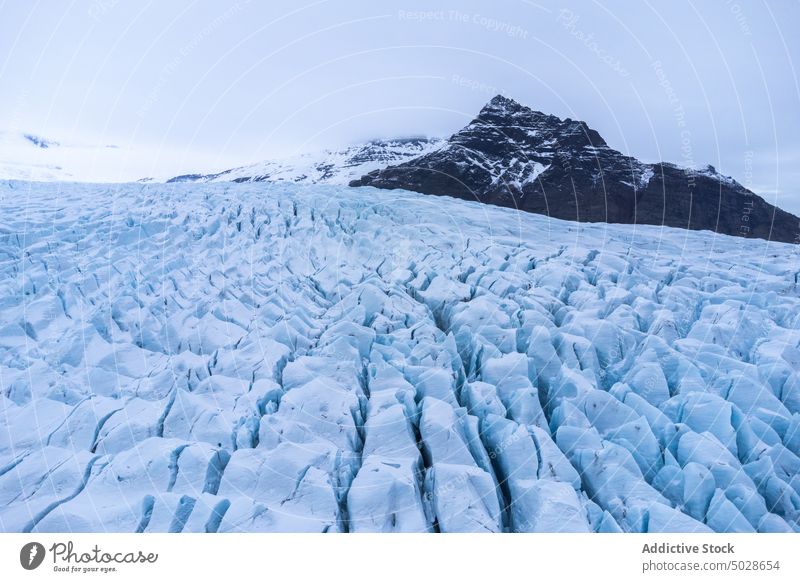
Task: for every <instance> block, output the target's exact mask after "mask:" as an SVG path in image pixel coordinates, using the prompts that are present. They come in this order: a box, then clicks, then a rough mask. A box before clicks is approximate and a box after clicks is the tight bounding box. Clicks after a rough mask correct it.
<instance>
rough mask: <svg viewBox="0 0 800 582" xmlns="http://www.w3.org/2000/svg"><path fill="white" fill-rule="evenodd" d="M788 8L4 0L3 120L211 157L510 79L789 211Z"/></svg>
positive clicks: (353, 126) (629, 146) (337, 128)
mask: <svg viewBox="0 0 800 582" xmlns="http://www.w3.org/2000/svg"><path fill="white" fill-rule="evenodd" d="M799 22H800V3H798V2H795V1H789V0H786V1H774V2H770V3H767V2H758V1H752V2H745V1H744V0H737V1H727V0H708V1H703V2H700V1H697V2H681V1H677V2H668V3H667V2H658V3H656V2H637V3H632V2H623V1H619V2H603V3H599V2H590V1H584V2H566V3H564V2H545V1H542V2H538V1H537V2H528V1H523V0H505V1H499V2H486V1H471V0H457V1H452V2H451V1H441V0H425V1H419V2H402V1H401V2H393V3H389V2H378V1H375V0H372V1H367V0H363V1H362V0H346V1H345V0H318V1H314V2H308V1H306V0H292V1H287V2H283V1H275V0H270V1H269V2H255V1H252V2H247V1H244V0H242V1H240V2H238V3H225V2H215V1H197V2H181V1H174V2H163V1H152V2H145V1H135V2H134V1H124V0H94V1H73V2H67V1H61V0H46V1H39V2H36V1H30V2H5V3H3V4H0V111H2V112H3V113H2V115H0V120H2V121H0V129H12V130H24V131H30V132H36V133H39V134H42V135H43V136H45V137H51V138H55V139H61V140H72V141H82V142H93V143H114V144H116V145H120V146H122V147H126V148H134V149H135V150H137V151H140V152H142V155H145V156H150V157H151V158H152V163H153V165H154V167H155V166H157V165H158V164H159V163H163V160H164V159H168V158H169V159H174V158H175V156H178V157H180V158H182V159H183V160H184V161H186V160H188V161H189V163H190V164H191V161H192V160H194V159H197V160H198V163H200V162H199V160H202V164H204V165H205V166H216V167H200V168H198V169H200V170H206V169H207V170H210V169H222V168H225V167H229V166H231V165H238V164H241V163H245V162H250V161H257V160H259V159H263V158H268V157H274V156H288V155H292V154H295V153H298V152H300V151H307V150H315V149H319V148H321V147H334V146H339V145H344V144H349V143H353V142H357V141H361V140H365V139H369V138H375V137H391V136H402V135H420V134H424V135H448V134H450V133H452V132H454V131H456V130H457V129H459V128H460V127H462V126H463V125H464V124H466V123H467V122H468V121H469V120H470V119H471V118H472V117H474V115H475V114H476V113H477V111H478V110H479V109H480V107H481V106H482V105H483V104H484V103H485V102H486V101H487V100H489V99H490V98H491V97H492V96H493V95H494V94H496V93H503V94H505V95H507V96H509V97H512V98H514V99H516V100H518V101H520V102H521V103H523V104H526V105H529V106H530V107H532V108H534V109H538V110H541V111H545V112H548V113H553V114H556V115H559V116H561V117H572V118H574V119H582V120H585V121H586V122H587V123H588V124H589V125H590V126H591V127H593V128H595V129H597V130H598V131H599V132H600V133H601V135H603V136H604V137H605V139H606V141H607V142H608V143H609V144H610V145H611V146H613V147H615V148H617V149H619V150H621V151H623V152H625V153H628V154H631V155H634V156H636V157H638V158H640V159H643V160H646V161H655V160H659V159H663V160H667V161H673V162H677V163H680V164H683V165H696V166H700V165H705V164H712V165H714V166H716V167H717V169H719V170H721V171H722V172H724V173H727V174H730V175H732V176H734V177H735V178H736V179H737V180H739V181H740V182H742V183H743V184H745V185H746V186H748V187H750V188H751V189H753V190H754V191H756V192H758V193H760V194H761V195H763V196H764V197H765V198H766V199H767V200H769V201H770V202H777V204H778V205H780V206H783V207H785V208H787V209H789V210H792V211H794V212H795V213H800V83H799V81H798V71H797V70H796V69H797V68H798V67H800V63H798V61H800V35H798V34H797V24H798V23H799ZM166 152H169V153H170V156H167V155H165V153H166Z"/></svg>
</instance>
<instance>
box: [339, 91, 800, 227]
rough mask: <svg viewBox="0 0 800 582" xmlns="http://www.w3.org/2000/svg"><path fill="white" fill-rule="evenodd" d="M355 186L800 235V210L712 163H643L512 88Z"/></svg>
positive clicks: (607, 217) (602, 218)
mask: <svg viewBox="0 0 800 582" xmlns="http://www.w3.org/2000/svg"><path fill="white" fill-rule="evenodd" d="M349 185H350V186H353V187H360V186H374V187H377V188H384V189H396V188H402V189H405V190H412V191H415V192H420V193H424V194H432V195H449V196H454V197H456V198H464V199H471V200H479V201H481V202H485V203H488V204H493V205H497V206H505V207H513V208H517V209H519V210H524V211H527V212H533V213H536V214H545V215H548V216H551V217H554V218H562V219H566V220H576V221H579V222H609V223H620V224H654V225H663V226H676V227H680V228H686V229H689V230H712V231H714V232H717V233H720V234H729V235H734V236H743V237H747V238H749V237H756V238H764V239H768V240H776V241H780V242H793V243H796V242H800V219H798V218H797V217H796V216H794V215H792V214H790V213H789V212H786V211H784V210H782V209H780V208H777V207H776V206H773V205H771V204H769V203H768V202H766V201H765V200H764V199H763V198H761V197H760V196H758V195H757V194H755V193H754V192H752V191H750V190H748V189H747V188H745V187H744V186H743V185H741V184H740V183H739V182H737V181H736V180H734V179H733V178H731V177H729V176H723V175H722V174H719V173H718V172H717V171H716V170H715V169H714V168H713V166H705V167H702V168H699V169H697V168H682V167H679V166H678V165H676V164H672V163H669V162H663V161H662V162H656V163H645V162H641V161H640V160H638V159H636V158H634V157H632V156H626V155H624V154H622V153H621V152H619V151H617V150H615V149H613V148H611V147H610V146H608V144H607V143H606V141H605V140H604V139H603V137H602V136H601V135H600V134H599V133H598V132H597V131H596V130H594V129H592V128H590V127H589V126H588V124H587V123H586V122H584V121H577V120H573V119H570V118H566V119H560V118H559V117H556V116H554V115H549V114H545V113H542V112H540V111H535V110H533V109H531V108H529V107H526V106H524V105H521V104H520V103H518V102H517V101H515V100H513V99H510V98H508V97H505V96H503V95H497V96H496V97H494V98H493V99H492V100H491V101H489V103H487V104H486V105H485V106H484V107H483V108H482V109H481V111H480V112H479V113H478V115H477V117H476V118H475V119H473V120H472V121H471V122H470V123H469V124H468V125H467V126H465V127H464V128H463V129H461V130H459V131H458V132H456V133H455V134H453V135H452V136H451V137H450V138H448V139H447V140H445V142H444V143H443V144H442V145H441V146H440V147H438V148H437V149H436V150H434V151H432V152H430V153H427V154H425V155H422V156H419V157H417V158H414V159H413V160H409V161H407V162H405V163H402V164H398V165H394V166H388V167H386V168H381V169H376V170H373V171H372V172H369V173H367V174H365V175H364V176H362V177H361V178H359V179H356V180H353V181H351V182H350V183H349Z"/></svg>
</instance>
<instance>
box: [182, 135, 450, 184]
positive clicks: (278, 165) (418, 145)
mask: <svg viewBox="0 0 800 582" xmlns="http://www.w3.org/2000/svg"><path fill="white" fill-rule="evenodd" d="M442 143H443V142H442V140H440V139H436V138H424V137H413V138H398V139H389V140H374V141H370V142H367V143H365V144H360V145H353V146H350V147H347V148H345V149H342V150H325V151H322V152H312V153H305V154H301V155H299V156H296V157H292V158H287V159H282V160H268V161H264V162H260V163H258V164H252V165H249V166H242V167H240V168H234V169H231V170H226V171H224V172H219V173H216V174H186V175H183V176H176V177H175V178H172V179H170V180H168V182H296V183H300V184H334V185H347V184H348V183H349V182H351V181H352V180H355V179H356V178H358V177H360V176H362V175H363V174H365V173H368V172H371V171H373V170H376V169H379V168H385V167H386V166H388V165H390V164H399V163H402V162H406V161H408V160H410V159H412V158H415V157H418V156H422V155H425V154H427V153H430V152H432V151H435V150H436V148H438V147H439V146H440V145H441V144H442Z"/></svg>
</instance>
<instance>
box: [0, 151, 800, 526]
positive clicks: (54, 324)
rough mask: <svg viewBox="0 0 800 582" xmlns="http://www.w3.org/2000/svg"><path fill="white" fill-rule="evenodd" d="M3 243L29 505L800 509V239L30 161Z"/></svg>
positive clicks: (8, 197)
mask: <svg viewBox="0 0 800 582" xmlns="http://www.w3.org/2000/svg"><path fill="white" fill-rule="evenodd" d="M529 168H530V169H531V171H533V170H534V167H533V166H530V167H529ZM642 179H644V178H642ZM0 256H1V257H2V261H0V273H2V276H0V291H2V293H1V295H2V300H1V301H0V531H6V532H20V531H24V532H53V531H58V532H70V533H77V532H107V531H108V532H111V531H124V532H237V531H238V532H255V531H269V532H297V531H306V532H339V531H344V532H411V531H414V532H426V531H427V532H504V531H507V532H559V531H568V532H594V531H596V532H618V531H624V532H711V531H716V532H753V531H758V532H792V531H800V349H798V346H800V288H799V287H798V285H800V273H798V263H797V249H796V247H795V246H794V245H788V244H781V243H775V242H767V241H764V240H758V239H754V240H746V239H741V238H734V237H729V236H722V235H716V234H713V233H710V232H690V231H685V230H678V229H673V228H662V227H656V226H641V225H639V226H636V227H633V226H630V225H608V224H586V223H577V222H567V221H562V220H557V219H552V218H548V217H545V216H541V215H537V214H529V213H524V212H517V211H514V210H511V209H507V208H499V207H494V206H490V205H484V204H477V203H475V202H467V201H464V200H458V199H454V198H450V197H444V196H443V197H432V196H425V195H422V194H418V193H414V192H408V191H402V190H396V191H392V192H389V191H385V190H375V189H366V188H357V189H352V188H343V187H338V186H322V185H309V184H300V185H296V184H270V183H267V184H257V185H255V184H125V185H98V184H63V183H59V184H35V183H23V182H5V183H0Z"/></svg>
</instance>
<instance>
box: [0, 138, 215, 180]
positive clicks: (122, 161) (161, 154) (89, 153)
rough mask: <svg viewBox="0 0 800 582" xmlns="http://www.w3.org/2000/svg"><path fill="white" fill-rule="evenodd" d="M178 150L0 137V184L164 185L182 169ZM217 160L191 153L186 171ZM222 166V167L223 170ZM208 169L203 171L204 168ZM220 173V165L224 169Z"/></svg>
mask: <svg viewBox="0 0 800 582" xmlns="http://www.w3.org/2000/svg"><path fill="white" fill-rule="evenodd" d="M184 154H185V153H184V152H182V151H180V150H174V149H169V148H167V147H166V146H165V147H164V150H163V151H159V150H158V149H153V148H140V149H132V148H128V147H120V146H117V145H114V144H97V143H91V142H81V141H78V140H75V141H70V140H62V139H52V138H51V137H44V136H41V135H37V134H34V133H29V132H22V131H0V180H24V181H31V182H135V181H143V182H163V181H165V180H166V179H167V178H169V177H170V176H174V175H175V173H176V171H181V170H182V169H185V168H187V156H186V155H184ZM216 158H217V155H216V154H211V155H209V154H197V153H193V154H192V156H190V157H188V159H190V160H191V165H190V166H188V167H195V165H197V164H203V163H208V164H215V165H214V166H213V167H219V165H218V163H219V161H218V160H217V159H216ZM226 165H227V164H226ZM207 167H208V166H207ZM223 167H224V165H223Z"/></svg>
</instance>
